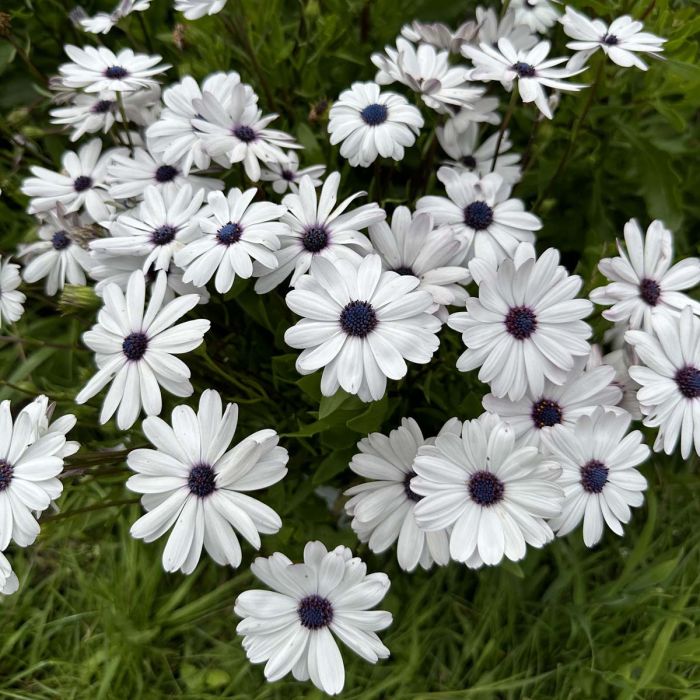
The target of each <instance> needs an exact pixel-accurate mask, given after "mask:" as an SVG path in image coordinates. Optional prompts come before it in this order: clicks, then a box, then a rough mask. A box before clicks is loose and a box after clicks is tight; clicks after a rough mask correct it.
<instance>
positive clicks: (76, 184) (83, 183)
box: [73, 175, 92, 192]
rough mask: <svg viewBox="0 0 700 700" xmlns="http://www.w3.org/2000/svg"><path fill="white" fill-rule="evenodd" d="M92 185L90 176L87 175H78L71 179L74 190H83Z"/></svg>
mask: <svg viewBox="0 0 700 700" xmlns="http://www.w3.org/2000/svg"><path fill="white" fill-rule="evenodd" d="M91 187H92V178H91V177H88V176H87V175H78V177H76V178H75V180H73V189H74V190H75V191H76V192H84V191H85V190H89V189H90V188H91Z"/></svg>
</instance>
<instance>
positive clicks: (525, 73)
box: [512, 61, 535, 78]
mask: <svg viewBox="0 0 700 700" xmlns="http://www.w3.org/2000/svg"><path fill="white" fill-rule="evenodd" d="M512 68H513V70H514V71H515V72H516V73H517V74H518V77H519V78H534V77H535V66H531V65H530V64H529V63H523V62H522V61H518V62H517V63H514V64H513V66H512Z"/></svg>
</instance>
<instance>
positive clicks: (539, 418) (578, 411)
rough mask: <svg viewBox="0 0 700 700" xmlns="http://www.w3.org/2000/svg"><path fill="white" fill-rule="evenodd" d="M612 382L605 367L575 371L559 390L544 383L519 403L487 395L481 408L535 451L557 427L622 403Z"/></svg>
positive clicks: (619, 391) (611, 373) (611, 372)
mask: <svg viewBox="0 0 700 700" xmlns="http://www.w3.org/2000/svg"><path fill="white" fill-rule="evenodd" d="M614 381H615V370H614V368H613V367H610V366H608V365H600V366H598V367H594V368H591V369H588V370H586V371H582V370H580V369H575V370H573V371H572V372H571V374H570V376H569V377H567V379H566V381H565V382H564V384H562V385H561V386H558V385H556V384H553V383H552V382H550V381H548V380H545V383H544V389H543V391H542V392H541V393H534V392H532V391H527V392H526V393H525V396H523V398H521V399H519V400H518V401H511V400H510V399H508V398H507V397H502V398H498V397H496V396H494V395H493V394H487V395H486V396H484V398H483V405H484V408H485V409H486V410H487V411H490V412H491V413H496V414H497V415H498V416H499V417H500V418H502V419H503V420H504V421H505V422H506V423H508V424H509V425H510V426H511V427H512V428H513V431H514V432H515V437H516V438H522V440H523V442H524V444H526V445H535V447H538V446H539V445H540V440H541V438H542V436H543V435H545V434H546V433H548V432H550V431H551V430H554V429H556V426H561V425H565V426H569V427H571V426H573V425H575V424H576V421H577V420H578V419H579V418H580V417H581V416H582V415H589V414H591V413H593V411H595V409H596V408H597V407H598V406H605V407H606V408H612V407H614V406H616V405H617V404H618V403H619V402H620V401H621V399H622V389H620V387H619V386H616V385H615V384H614Z"/></svg>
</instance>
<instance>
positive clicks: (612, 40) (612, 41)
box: [602, 34, 620, 46]
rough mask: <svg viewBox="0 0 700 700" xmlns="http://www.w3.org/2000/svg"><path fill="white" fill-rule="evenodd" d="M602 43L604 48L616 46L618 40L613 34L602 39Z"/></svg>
mask: <svg viewBox="0 0 700 700" xmlns="http://www.w3.org/2000/svg"><path fill="white" fill-rule="evenodd" d="M602 42H603V43H604V44H605V45H606V46H616V45H617V44H618V43H619V42H620V40H619V39H618V38H617V37H616V36H615V35H614V34H606V35H605V36H604V37H603V39H602Z"/></svg>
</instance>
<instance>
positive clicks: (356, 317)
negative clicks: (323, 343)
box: [340, 301, 377, 338]
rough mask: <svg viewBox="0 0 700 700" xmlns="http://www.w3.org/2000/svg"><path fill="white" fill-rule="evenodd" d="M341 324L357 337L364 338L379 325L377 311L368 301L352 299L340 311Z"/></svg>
mask: <svg viewBox="0 0 700 700" xmlns="http://www.w3.org/2000/svg"><path fill="white" fill-rule="evenodd" d="M340 326H341V328H342V329H343V330H344V331H345V332H346V333H347V334H348V335H352V336H355V337H356V338H364V337H365V336H366V335H368V334H369V333H371V332H372V331H373V330H374V329H375V328H376V326H377V313H376V312H375V310H374V309H373V308H372V304H370V303H369V302H368V301H351V302H350V303H349V304H346V305H345V308H344V309H343V310H342V311H341V312H340Z"/></svg>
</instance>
